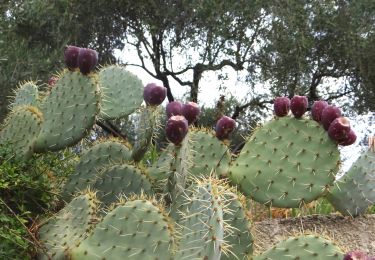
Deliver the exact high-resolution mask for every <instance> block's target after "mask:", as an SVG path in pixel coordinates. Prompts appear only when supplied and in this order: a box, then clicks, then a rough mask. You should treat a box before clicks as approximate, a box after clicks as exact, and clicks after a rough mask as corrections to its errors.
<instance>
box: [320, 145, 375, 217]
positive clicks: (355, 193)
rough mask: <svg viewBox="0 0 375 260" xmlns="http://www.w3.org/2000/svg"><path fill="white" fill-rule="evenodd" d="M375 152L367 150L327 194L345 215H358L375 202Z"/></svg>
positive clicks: (331, 201) (330, 200)
mask: <svg viewBox="0 0 375 260" xmlns="http://www.w3.org/2000/svg"><path fill="white" fill-rule="evenodd" d="M374 189H375V152H374V151H372V150H371V149H368V150H367V151H365V152H364V153H363V154H361V156H360V157H359V158H358V159H357V161H356V162H355V163H354V164H353V165H352V167H351V168H350V169H349V171H348V172H347V173H346V174H345V175H344V176H343V177H342V178H341V179H339V180H338V181H336V185H335V187H334V188H333V189H332V190H331V191H330V193H329V194H328V195H327V198H328V200H329V202H330V203H331V204H332V205H333V206H334V207H335V209H336V210H338V211H340V212H341V213H342V214H344V215H350V216H353V217H355V216H358V215H361V214H363V213H365V212H366V210H367V208H368V207H369V206H370V205H373V204H375V192H374Z"/></svg>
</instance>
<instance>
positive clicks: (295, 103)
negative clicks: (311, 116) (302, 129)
mask: <svg viewBox="0 0 375 260" xmlns="http://www.w3.org/2000/svg"><path fill="white" fill-rule="evenodd" d="M307 106H308V101H307V97H305V96H297V95H296V96H294V97H293V98H292V100H291V101H290V110H292V113H293V115H294V117H295V118H301V117H302V116H303V114H304V113H305V112H306V110H307Z"/></svg>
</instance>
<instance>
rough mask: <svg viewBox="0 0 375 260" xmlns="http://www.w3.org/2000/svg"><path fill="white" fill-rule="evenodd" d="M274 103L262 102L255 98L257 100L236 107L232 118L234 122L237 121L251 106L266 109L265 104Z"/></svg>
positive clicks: (270, 102)
mask: <svg viewBox="0 0 375 260" xmlns="http://www.w3.org/2000/svg"><path fill="white" fill-rule="evenodd" d="M272 103H273V101H272V100H264V101H260V100H259V99H257V98H255V99H252V100H250V101H249V102H248V103H246V104H244V105H242V106H238V105H237V106H236V107H235V110H234V112H233V114H232V116H231V117H232V118H233V119H234V120H236V119H237V117H238V116H239V115H240V113H242V112H243V111H244V110H245V109H246V108H248V107H249V106H259V107H261V108H265V107H266V105H265V104H272Z"/></svg>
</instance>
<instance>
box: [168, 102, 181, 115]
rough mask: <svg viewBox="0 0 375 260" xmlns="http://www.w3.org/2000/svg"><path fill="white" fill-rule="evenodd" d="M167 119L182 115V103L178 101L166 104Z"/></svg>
mask: <svg viewBox="0 0 375 260" xmlns="http://www.w3.org/2000/svg"><path fill="white" fill-rule="evenodd" d="M166 113H167V117H168V118H170V117H171V116H180V115H182V103H181V102H180V101H173V102H170V103H168V105H167V107H166Z"/></svg>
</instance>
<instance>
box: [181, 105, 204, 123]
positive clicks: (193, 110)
mask: <svg viewBox="0 0 375 260" xmlns="http://www.w3.org/2000/svg"><path fill="white" fill-rule="evenodd" d="M200 112H201V109H200V108H199V106H198V104H197V103H195V102H187V103H186V104H184V105H183V106H182V115H183V116H184V117H185V118H186V119H187V121H188V123H189V125H191V124H192V123H194V122H195V121H197V119H198V116H199V113H200Z"/></svg>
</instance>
